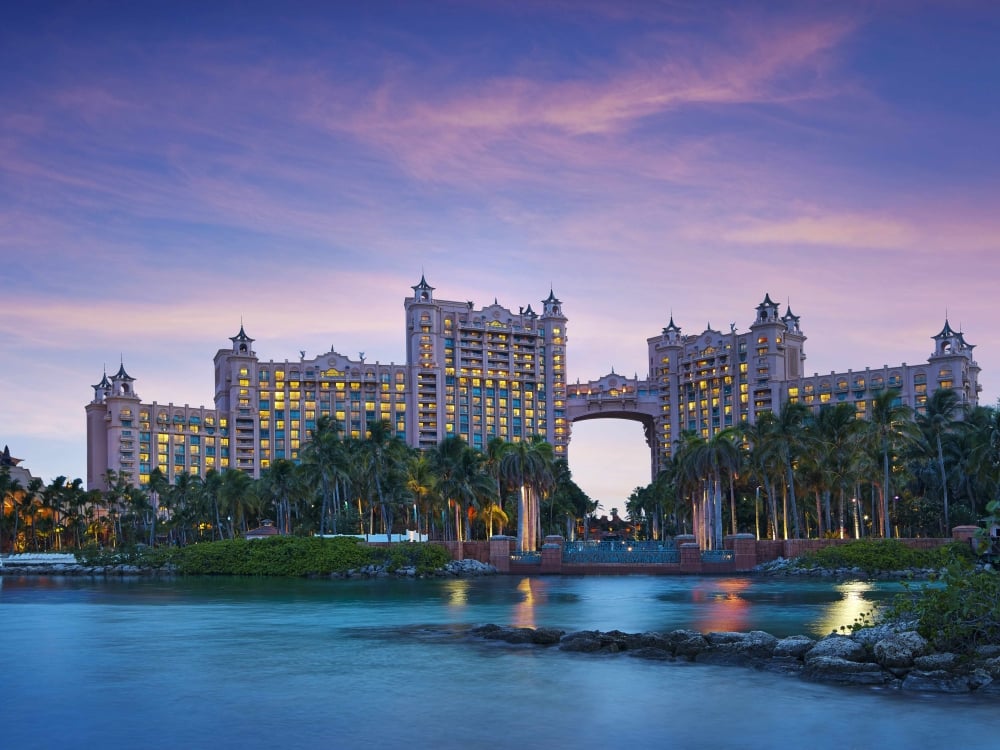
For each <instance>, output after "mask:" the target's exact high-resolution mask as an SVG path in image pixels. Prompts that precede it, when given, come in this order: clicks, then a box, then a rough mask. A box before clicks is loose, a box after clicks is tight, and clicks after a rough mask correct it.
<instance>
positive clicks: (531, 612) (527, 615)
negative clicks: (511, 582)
mask: <svg viewBox="0 0 1000 750" xmlns="http://www.w3.org/2000/svg"><path fill="white" fill-rule="evenodd" d="M517 592H518V593H519V594H521V600H520V601H519V602H518V603H517V604H516V605H515V606H514V617H513V623H514V626H515V627H518V628H534V627H537V626H536V625H535V607H536V605H537V606H541V605H544V604H545V603H546V602H547V601H548V599H549V597H548V584H547V583H546V582H545V580H544V579H541V578H522V579H521V582H520V583H518V584H517Z"/></svg>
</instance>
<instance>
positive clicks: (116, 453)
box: [85, 361, 141, 487]
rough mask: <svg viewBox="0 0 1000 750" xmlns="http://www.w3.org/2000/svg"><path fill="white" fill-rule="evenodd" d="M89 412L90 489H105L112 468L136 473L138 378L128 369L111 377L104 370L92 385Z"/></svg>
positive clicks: (120, 368)
mask: <svg viewBox="0 0 1000 750" xmlns="http://www.w3.org/2000/svg"><path fill="white" fill-rule="evenodd" d="M93 389H94V398H93V399H92V400H91V402H90V403H89V404H87V406H86V409H85V411H86V413H87V486H89V487H95V486H103V485H104V476H105V475H106V474H107V473H108V470H109V469H112V470H114V471H116V472H119V471H124V472H127V473H129V474H131V473H133V472H134V471H135V470H136V469H137V467H138V456H137V449H138V441H137V440H136V437H137V435H135V434H133V432H134V425H135V423H136V421H137V419H138V416H139V414H138V412H139V406H140V404H141V399H140V398H139V396H138V395H137V394H136V392H135V378H133V377H132V376H131V375H129V374H128V372H126V370H125V363H124V361H123V362H122V363H121V364H120V366H119V367H118V371H117V372H116V373H115V374H114V375H112V376H111V377H110V378H109V377H108V374H107V372H106V371H105V372H104V373H103V375H102V376H101V380H100V381H99V382H98V383H97V384H96V385H94V386H93Z"/></svg>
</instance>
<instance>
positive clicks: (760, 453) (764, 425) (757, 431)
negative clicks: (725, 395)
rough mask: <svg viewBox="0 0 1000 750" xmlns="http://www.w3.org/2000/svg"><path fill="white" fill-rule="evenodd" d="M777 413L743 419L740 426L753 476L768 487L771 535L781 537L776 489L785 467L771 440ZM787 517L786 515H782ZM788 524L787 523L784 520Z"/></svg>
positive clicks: (784, 525) (766, 494)
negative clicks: (748, 421)
mask: <svg viewBox="0 0 1000 750" xmlns="http://www.w3.org/2000/svg"><path fill="white" fill-rule="evenodd" d="M774 421H775V416H774V414H772V413H771V412H764V413H763V414H760V415H759V416H758V417H757V420H756V421H755V422H754V423H753V424H749V423H747V422H743V423H742V424H741V425H740V426H739V428H738V430H739V433H740V435H741V436H742V437H743V448H744V450H745V451H746V456H745V460H744V462H743V465H745V466H747V467H749V469H750V476H751V477H752V478H753V479H754V480H755V481H756V482H757V483H758V488H759V489H763V490H764V499H765V503H766V514H765V515H766V516H767V526H769V527H770V529H771V539H772V540H775V539H777V538H778V526H779V523H778V494H777V492H775V484H776V481H777V480H776V478H780V476H781V474H782V472H783V468H782V467H781V466H780V465H779V464H778V463H777V462H776V458H777V457H776V456H775V455H774V453H773V452H771V451H769V450H768V440H769V437H770V434H771V432H772V426H771V425H772V423H773V422H774ZM782 520H783V519H782ZM782 526H783V527H784V528H787V526H788V524H787V523H782Z"/></svg>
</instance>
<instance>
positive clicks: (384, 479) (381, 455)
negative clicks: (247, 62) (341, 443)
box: [364, 419, 405, 542]
mask: <svg viewBox="0 0 1000 750" xmlns="http://www.w3.org/2000/svg"><path fill="white" fill-rule="evenodd" d="M364 447H365V452H366V453H367V459H368V462H367V463H368V471H369V476H370V477H371V483H372V485H373V486H374V488H375V494H376V497H377V498H378V504H379V511H380V513H381V515H382V526H383V528H384V529H385V533H386V534H387V535H388V539H389V541H390V542H391V541H392V525H393V517H394V513H393V503H392V502H391V501H390V500H391V495H392V494H393V493H390V492H389V489H390V485H391V484H392V483H394V482H395V483H398V482H397V480H398V478H399V474H400V467H401V466H402V459H403V454H404V453H405V450H404V448H405V446H404V444H403V442H402V441H401V440H400V439H399V437H398V436H397V435H396V434H395V432H394V431H393V429H392V425H391V424H390V423H389V420H387V419H383V420H381V421H377V422H369V423H368V436H367V437H366V438H365V440H364Z"/></svg>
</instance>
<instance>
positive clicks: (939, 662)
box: [913, 652, 958, 672]
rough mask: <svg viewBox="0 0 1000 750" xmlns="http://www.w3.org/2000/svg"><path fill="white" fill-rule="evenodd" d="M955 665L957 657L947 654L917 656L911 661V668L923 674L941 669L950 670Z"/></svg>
mask: <svg viewBox="0 0 1000 750" xmlns="http://www.w3.org/2000/svg"><path fill="white" fill-rule="evenodd" d="M957 663H958V656H957V655H956V654H951V653H947V652H943V653H939V654H926V655H924V656H917V657H916V658H914V660H913V666H914V667H916V668H917V669H919V670H921V671H923V672H935V671H938V670H942V669H951V668H952V667H954V666H955V664H957Z"/></svg>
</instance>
